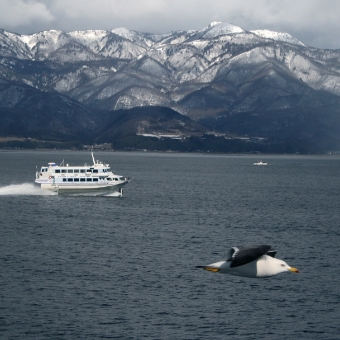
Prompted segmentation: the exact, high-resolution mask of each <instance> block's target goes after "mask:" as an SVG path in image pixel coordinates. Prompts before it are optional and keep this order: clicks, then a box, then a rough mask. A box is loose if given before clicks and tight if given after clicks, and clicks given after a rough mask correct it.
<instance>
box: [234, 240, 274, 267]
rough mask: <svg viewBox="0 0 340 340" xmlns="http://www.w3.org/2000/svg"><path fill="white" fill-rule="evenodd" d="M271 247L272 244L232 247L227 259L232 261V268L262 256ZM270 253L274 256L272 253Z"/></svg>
mask: <svg viewBox="0 0 340 340" xmlns="http://www.w3.org/2000/svg"><path fill="white" fill-rule="evenodd" d="M270 248H271V246H268V245H248V246H239V247H232V248H231V249H230V250H229V252H228V259H227V261H229V262H230V268H234V267H238V266H242V265H244V264H247V263H249V262H252V261H255V260H257V259H259V258H260V257H261V256H263V255H265V254H267V253H268V251H269V250H270ZM268 255H271V256H272V254H268ZM274 256H275V254H274Z"/></svg>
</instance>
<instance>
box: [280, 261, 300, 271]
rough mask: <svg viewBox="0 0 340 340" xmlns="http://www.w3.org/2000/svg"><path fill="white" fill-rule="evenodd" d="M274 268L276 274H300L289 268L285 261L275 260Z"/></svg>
mask: <svg viewBox="0 0 340 340" xmlns="http://www.w3.org/2000/svg"><path fill="white" fill-rule="evenodd" d="M275 260H276V261H275V267H276V269H277V272H278V273H283V272H292V273H300V271H299V270H298V269H296V268H294V267H291V266H289V265H288V264H287V263H286V262H285V261H282V260H279V259H275Z"/></svg>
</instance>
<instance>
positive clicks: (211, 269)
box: [196, 266, 220, 273]
mask: <svg viewBox="0 0 340 340" xmlns="http://www.w3.org/2000/svg"><path fill="white" fill-rule="evenodd" d="M196 268H203V269H204V270H207V271H209V272H214V273H217V272H219V271H220V269H219V268H216V267H209V266H196Z"/></svg>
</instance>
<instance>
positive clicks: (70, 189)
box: [41, 182, 128, 196]
mask: <svg viewBox="0 0 340 340" xmlns="http://www.w3.org/2000/svg"><path fill="white" fill-rule="evenodd" d="M127 183H128V182H125V183H121V184H118V185H92V186H91V185H83V186H79V185H77V186H75V185H55V184H43V183H41V189H43V190H50V191H54V192H56V193H57V194H58V195H72V196H105V195H110V194H114V193H117V196H119V194H120V195H122V194H123V187H124V186H125V185H126V184H127Z"/></svg>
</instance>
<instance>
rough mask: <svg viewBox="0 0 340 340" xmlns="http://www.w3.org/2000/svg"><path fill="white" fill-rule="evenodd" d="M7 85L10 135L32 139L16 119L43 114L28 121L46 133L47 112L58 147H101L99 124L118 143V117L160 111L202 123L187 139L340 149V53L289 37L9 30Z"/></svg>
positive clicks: (229, 29) (140, 125)
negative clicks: (81, 139)
mask: <svg viewBox="0 0 340 340" xmlns="http://www.w3.org/2000/svg"><path fill="white" fill-rule="evenodd" d="M0 77H1V78H0V112H1V114H2V115H4V117H6V119H4V120H3V122H2V123H1V124H2V127H1V126H0V133H1V135H6V134H8V135H9V134H11V135H13V134H21V135H23V134H25V133H26V134H27V133H29V132H28V131H26V132H25V131H24V130H25V129H24V127H22V129H21V130H20V129H17V131H16V132H15V131H14V130H12V128H9V126H12V127H13V126H14V125H13V124H14V121H15V119H14V120H13V119H12V120H11V117H12V118H13V117H14V116H15V117H17V118H16V119H22V118H20V117H23V115H24V112H26V113H27V112H32V114H33V112H35V115H36V117H35V118H34V117H31V116H26V117H25V119H26V120H27V121H29V122H30V124H28V125H29V126H31V128H32V129H36V131H40V130H39V129H37V127H36V126H34V125H35V123H34V122H37V121H38V120H39V119H41V117H40V116H39V117H38V116H37V115H39V114H42V112H43V110H42V109H41V108H42V107H45V111H44V112H45V114H47V115H49V118H48V120H47V121H50V123H51V124H50V125H51V127H50V129H48V127H46V126H44V129H45V133H44V138H46V136H47V135H48V134H49V131H50V130H51V131H53V133H52V135H53V136H55V138H57V136H59V137H58V138H69V137H70V134H71V135H72V134H75V135H77V134H78V133H80V134H81V135H82V136H88V138H90V136H92V138H94V139H95V138H97V137H98V136H96V135H93V134H94V133H95V131H97V132H98V131H99V130H98V127H99V125H100V126H101V128H100V131H101V135H102V136H106V138H107V139H108V141H109V139H110V137H109V136H110V135H109V134H108V133H106V132H105V131H103V122H105V120H106V119H110V117H111V116H110V111H116V110H122V109H123V110H128V109H132V108H138V107H149V106H156V107H167V108H170V109H173V110H175V111H177V112H179V113H180V114H182V115H185V116H187V118H190V119H191V120H194V121H195V122H196V123H195V124H191V125H190V129H188V128H184V127H185V126H186V124H188V120H187V119H184V120H183V121H181V122H179V123H178V126H177V127H176V128H175V127H174V126H175V125H173V124H172V125H171V124H170V125H171V126H172V127H171V129H170V130H171V131H172V132H173V131H174V130H176V132H177V133H179V134H181V132H183V131H182V130H185V134H186V135H188V134H190V131H192V132H193V134H195V133H198V134H199V133H202V131H203V132H205V133H207V132H209V131H210V132H215V133H220V134H225V135H228V136H245V135H246V136H250V137H260V138H267V139H268V138H274V139H275V138H276V139H280V140H281V139H282V140H290V141H291V140H296V141H301V140H303V141H308V142H309V143H314V144H315V145H316V144H317V145H320V146H322V149H337V150H338V149H340V139H339V131H340V110H339V107H340V106H339V104H340V50H322V49H317V48H313V47H309V46H305V45H304V44H303V42H300V41H298V40H297V39H295V38H294V37H292V36H290V35H289V34H287V33H281V32H273V31H268V30H255V31H245V30H243V29H242V28H240V27H238V26H235V25H232V24H228V23H221V22H213V23H211V24H210V25H209V26H207V27H206V28H203V29H202V30H199V31H174V32H171V33H168V34H163V35H157V34H150V33H141V32H137V31H130V30H127V29H125V28H117V29H112V30H86V31H75V32H69V33H66V32H62V31H55V30H52V31H45V32H38V33H35V34H31V35H26V36H25V35H18V34H15V33H11V32H8V31H6V30H0ZM32 96H34V98H37V97H39V98H40V99H39V100H40V106H39V105H38V104H37V102H36V101H32ZM52 97H53V103H54V104H53V105H50V103H51V100H52V99H51V98H52ZM37 105H38V107H37ZM33 107H34V109H33ZM76 108H77V109H76ZM39 110H42V111H41V113H39V112H40V111H39ZM46 110H49V112H48V113H47V112H46ZM65 110H66V111H67V112H66V111H65ZM14 112H15V114H14ZM52 112H53V113H52ZM58 112H59V113H58ZM127 112H128V111H127ZM164 112H168V111H164ZM164 112H163V113H162V117H163V118H162V119H164V117H165V116H164ZM38 113H39V114H38ZM79 115H80V116H81V117H82V118H81V120H80V121H81V122H82V123H80V121H79V117H80V116H79ZM143 115H145V110H143ZM133 117H134V118H133V119H134V124H132V125H131V126H133V128H131V126H130V127H129V131H130V132H129V133H131V131H132V130H134V131H135V132H136V133H140V134H142V133H143V132H145V133H150V132H154V133H157V132H160V131H161V130H162V129H163V128H164V126H162V124H158V125H157V124H151V123H150V122H148V123H146V122H147V121H148V118H146V117H145V120H144V121H142V120H140V119H139V120H136V117H137V116H136V110H134V114H133ZM35 119H36V120H35ZM58 119H59V122H58V124H57V123H56V122H55V121H56V120H58ZM68 119H71V120H72V119H73V123H72V124H70V123H69V122H68ZM171 119H174V116H172V118H171ZM176 119H177V118H176ZM111 121H112V119H111ZM5 122H6V123H5ZM10 122H11V123H10ZM76 122H77V123H76ZM17 123H19V122H17ZM6 124H7V125H6ZM11 124H12V125H11ZM73 124H75V125H74V129H75V130H72V129H70V126H71V125H72V126H73ZM115 124H116V127H117V128H119V122H116V123H115ZM58 126H59V127H58ZM61 126H62V127H61ZM104 126H105V124H104ZM125 126H126V124H125ZM151 126H152V129H153V130H152V131H150V127H151ZM157 126H158V128H157ZM181 127H182V128H181ZM58 129H60V131H58ZM131 129H132V130H131ZM71 130H72V131H71ZM113 130H114V127H113V126H110V131H111V132H112V131H113ZM157 130H159V131H157ZM170 130H169V131H168V132H171V131H170ZM6 131H7V132H6ZM63 131H64V132H65V133H66V131H69V132H67V134H66V135H63ZM183 133H184V132H183ZM112 134H115V133H114V132H112ZM38 135H39V132H37V136H38ZM116 135H117V134H116ZM118 135H120V136H121V133H118ZM62 136H64V137H62ZM67 136H68V137H67Z"/></svg>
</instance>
